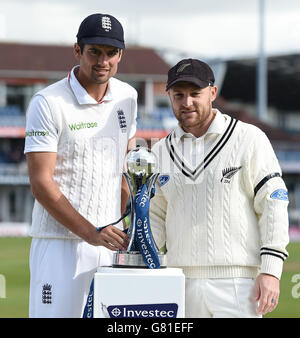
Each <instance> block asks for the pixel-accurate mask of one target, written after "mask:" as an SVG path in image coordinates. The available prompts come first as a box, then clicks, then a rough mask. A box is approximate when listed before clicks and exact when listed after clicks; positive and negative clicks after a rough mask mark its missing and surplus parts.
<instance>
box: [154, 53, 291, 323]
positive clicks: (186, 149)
mask: <svg viewBox="0 0 300 338" xmlns="http://www.w3.org/2000/svg"><path fill="white" fill-rule="evenodd" d="M214 82H215V78H214V74H213V71H212V69H211V68H210V67H209V66H208V65H207V64H206V63H204V62H202V61H200V60H195V59H184V60H181V61H180V62H179V63H177V64H176V65H175V66H174V67H172V68H171V69H170V70H169V72H168V83H167V88H166V89H167V91H168V95H169V98H170V101H171V105H172V109H173V112H174V115H175V117H176V118H177V120H178V126H177V127H176V128H175V129H174V130H173V131H172V132H171V133H170V134H169V135H168V136H167V137H166V138H164V139H162V140H160V141H159V142H158V143H156V144H155V145H154V146H153V148H152V150H153V152H154V153H155V154H156V155H157V157H158V160H159V172H160V176H159V178H158V181H157V184H156V193H155V196H154V197H153V198H152V200H151V205H150V222H151V228H152V232H153V235H154V238H155V241H156V243H157V245H158V246H159V247H162V246H163V245H164V244H166V249H167V260H168V265H169V266H172V267H180V268H182V269H183V271H184V274H185V276H186V317H261V316H262V315H263V314H266V313H267V312H270V311H273V310H274V309H275V307H276V305H277V304H278V299H279V283H280V282H279V281H280V277H281V273H282V266H283V262H284V260H285V259H286V258H287V256H288V253H287V251H286V246H287V244H288V213H287V206H288V194H287V189H286V186H285V184H284V181H283V180H282V178H281V169H280V166H279V164H278V161H277V159H276V156H275V154H274V151H273V149H272V146H271V144H270V142H269V140H268V138H267V137H266V135H265V134H264V133H263V132H262V131H261V130H260V129H258V128H257V127H255V126H253V125H250V124H246V123H243V122H241V121H238V120H236V119H233V118H232V117H230V116H228V115H226V114H223V113H221V112H220V111H219V110H217V109H213V108H212V102H213V101H214V100H215V98H216V95H217V87H216V86H215V84H214Z"/></svg>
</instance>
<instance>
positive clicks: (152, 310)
mask: <svg viewBox="0 0 300 338" xmlns="http://www.w3.org/2000/svg"><path fill="white" fill-rule="evenodd" d="M184 290H185V278H184V274H183V272H182V270H181V269H177V268H165V269H125V268H112V267H100V268H98V270H97V272H96V274H95V278H94V318H124V317H125V318H158V317H162V318H172V317H173V318H174V317H176V318H184V298H185V293H184Z"/></svg>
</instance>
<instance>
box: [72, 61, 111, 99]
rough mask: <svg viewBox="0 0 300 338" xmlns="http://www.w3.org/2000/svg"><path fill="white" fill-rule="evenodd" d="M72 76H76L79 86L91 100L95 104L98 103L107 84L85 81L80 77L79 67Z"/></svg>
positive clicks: (104, 92) (103, 94)
mask: <svg viewBox="0 0 300 338" xmlns="http://www.w3.org/2000/svg"><path fill="white" fill-rule="evenodd" d="M74 75H75V76H76V78H77V80H78V82H79V83H80V84H81V86H82V87H83V88H84V89H85V90H86V91H87V93H88V94H89V95H90V96H91V97H92V98H93V99H95V100H96V101H97V102H100V101H101V100H102V99H103V97H104V96H105V94H106V91H107V88H108V82H106V83H103V84H98V83H92V82H91V81H89V80H87V79H86V78H85V77H84V76H81V73H80V68H79V67H78V68H77V69H75V71H74Z"/></svg>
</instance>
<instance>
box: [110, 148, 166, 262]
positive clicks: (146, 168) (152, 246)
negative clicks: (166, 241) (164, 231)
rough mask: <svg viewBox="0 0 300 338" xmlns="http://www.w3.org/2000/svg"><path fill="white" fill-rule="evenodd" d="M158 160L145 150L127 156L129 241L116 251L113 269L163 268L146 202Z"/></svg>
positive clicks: (151, 189)
mask: <svg viewBox="0 0 300 338" xmlns="http://www.w3.org/2000/svg"><path fill="white" fill-rule="evenodd" d="M156 166H157V161H156V158H155V155H154V154H153V153H152V152H151V151H150V150H148V149H147V148H137V149H134V150H132V151H130V152H129V153H128V155H127V172H124V173H123V177H124V178H125V180H126V182H127V185H128V188H129V192H130V205H131V212H130V224H129V228H128V230H127V235H128V236H129V238H130V241H129V245H128V248H127V251H117V252H116V253H114V257H113V267H126V268H128V267H129V268H162V267H166V255H165V254H164V253H162V252H159V249H158V247H157V245H156V243H155V240H154V239H153V236H152V232H151V227H150V221H149V217H148V209H149V202H150V198H151V195H152V192H153V188H154V185H155V182H156V180H157V178H158V175H159V174H158V173H155V170H156Z"/></svg>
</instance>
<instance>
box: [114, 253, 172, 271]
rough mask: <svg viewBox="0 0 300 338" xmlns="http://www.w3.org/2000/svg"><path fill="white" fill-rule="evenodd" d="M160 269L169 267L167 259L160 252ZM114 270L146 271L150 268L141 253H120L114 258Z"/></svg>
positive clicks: (115, 254)
mask: <svg viewBox="0 0 300 338" xmlns="http://www.w3.org/2000/svg"><path fill="white" fill-rule="evenodd" d="M158 259H159V263H160V268H166V267H167V257H166V255H165V254H163V253H159V252H158ZM112 267H113V268H135V269H137V268H141V269H146V268H148V266H147V265H146V263H145V262H144V260H143V256H142V254H141V253H140V252H139V251H130V252H127V251H118V252H115V253H114V256H113V264H112Z"/></svg>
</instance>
